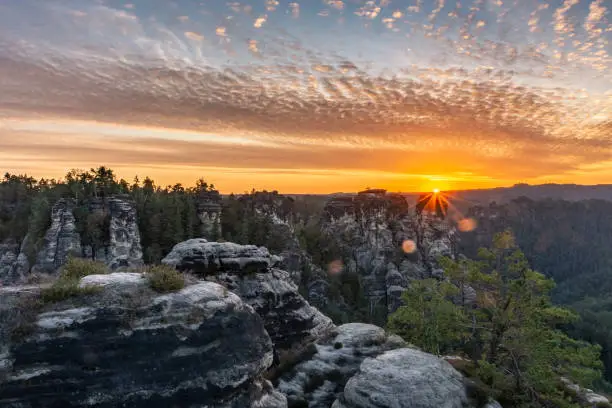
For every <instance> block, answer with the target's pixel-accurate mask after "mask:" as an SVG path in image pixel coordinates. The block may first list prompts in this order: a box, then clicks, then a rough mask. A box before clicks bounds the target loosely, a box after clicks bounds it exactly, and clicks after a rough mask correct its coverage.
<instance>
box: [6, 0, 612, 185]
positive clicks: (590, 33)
mask: <svg viewBox="0 0 612 408" xmlns="http://www.w3.org/2000/svg"><path fill="white" fill-rule="evenodd" d="M460 3H463V2H460ZM28 4H30V5H31V4H38V3H36V2H32V3H29V2H28ZM48 4H49V5H47V6H44V7H45V10H46V11H48V12H50V13H51V14H50V15H51V16H52V18H50V19H48V20H41V21H40V24H34V23H35V22H36V23H38V21H37V20H36V19H37V18H38V17H37V16H38V15H37V14H36V13H34V12H32V13H30V17H27V16H26V17H24V14H21V13H22V12H23V10H21V9H19V8H18V7H11V6H6V5H4V6H3V7H4V8H0V78H2V80H1V81H0V92H1V95H2V97H1V98H0V121H2V119H3V118H4V119H5V122H8V119H11V120H12V121H13V122H12V123H13V125H12V127H8V128H0V132H2V133H0V135H1V136H0V144H1V145H2V147H3V149H6V150H3V151H4V152H11V154H13V155H14V157H30V158H32V160H39V159H40V160H42V161H45V160H49V161H52V160H57V161H62V160H66V161H71V160H74V158H75V157H79V158H82V160H83V161H88V160H89V159H91V160H94V159H95V157H108V158H109V160H110V159H112V160H116V164H117V165H120V166H123V167H125V168H127V167H128V166H129V165H130V163H132V165H136V164H138V165H140V166H144V165H147V166H153V165H155V166H158V165H161V164H162V163H167V164H168V165H170V164H172V165H177V166H178V165H181V164H182V165H184V166H190V167H198V166H208V167H210V166H212V167H215V168H231V167H232V164H233V165H234V166H238V163H239V165H240V166H244V167H247V168H253V169H258V171H261V170H262V169H277V170H278V169H292V171H298V170H299V169H309V171H311V173H312V174H314V173H316V171H331V172H332V173H333V172H336V173H334V174H340V173H338V172H341V171H353V172H355V171H360V170H362V171H367V172H370V173H369V174H374V173H376V172H379V173H381V174H383V173H384V174H386V175H389V174H390V175H393V176H392V177H391V176H383V175H381V177H383V178H384V177H391V178H394V177H401V174H411V175H417V174H421V175H427V174H430V175H431V174H438V175H439V174H446V175H447V176H448V177H451V176H452V175H453V174H465V173H466V172H467V173H470V174H473V175H474V176H473V177H474V178H472V179H470V180H471V181H470V182H477V181H475V180H476V178H477V177H484V176H486V177H490V178H492V179H494V180H507V179H509V178H515V179H536V178H541V177H550V178H555V177H557V178H559V177H562V176H563V175H570V174H571V175H573V176H576V177H577V175H579V176H580V177H582V175H583V174H584V173H585V172H589V171H595V170H592V169H591V168H589V167H584V166H585V164H596V163H605V162H607V160H608V159H609V157H610V155H611V154H612V137H611V136H612V134H611V133H610V132H611V131H612V130H611V128H610V126H609V123H608V122H609V120H608V118H609V117H610V116H609V113H610V112H612V99H611V98H610V96H611V94H610V93H609V92H610V91H611V90H612V77H611V76H610V74H609V72H612V70H610V68H612V61H611V60H610V57H609V53H610V51H611V50H610V42H609V38H610V36H611V34H608V33H609V31H608V28H609V22H608V21H607V20H606V8H605V7H604V2H602V1H599V0H593V1H592V2H590V3H589V5H588V7H586V6H584V5H582V4H580V2H576V1H574V0H566V1H565V2H564V3H563V4H562V5H560V6H559V7H556V8H555V7H542V6H537V5H526V3H521V5H520V6H517V8H515V9H512V8H511V6H503V7H502V5H496V4H493V3H491V2H486V1H478V2H473V7H470V8H469V9H464V10H462V9H461V8H458V7H456V6H457V5H456V4H455V2H453V4H451V3H449V2H445V1H436V2H432V3H431V4H429V3H428V4H425V3H422V2H416V3H414V2H410V4H411V6H408V5H407V6H406V7H403V6H402V7H400V6H399V5H396V3H393V9H391V8H388V7H385V6H384V5H383V2H380V1H368V2H365V3H363V2H362V3H360V5H359V7H356V6H355V4H354V3H353V2H336V1H326V2H325V4H326V5H327V6H329V7H331V8H334V9H336V10H335V11H334V13H331V14H330V17H331V16H333V15H342V16H346V17H347V18H349V19H351V18H352V19H353V20H348V22H347V23H346V25H347V27H348V28H346V29H345V28H344V26H343V25H341V24H340V23H338V25H334V26H333V27H331V25H330V27H331V28H330V27H328V26H324V25H321V26H322V28H321V29H320V32H319V31H316V30H315V31H313V33H310V34H303V33H302V32H301V31H300V30H301V29H305V28H310V29H312V28H313V27H314V26H312V25H311V24H312V23H311V22H310V19H313V18H314V19H318V17H315V16H316V13H317V12H319V11H320V9H319V8H312V6H309V7H308V6H307V5H306V4H305V3H302V7H301V9H300V5H299V4H298V3H291V4H290V5H289V7H285V6H284V5H283V6H279V2H275V1H267V2H266V3H265V5H263V6H261V7H259V8H254V9H252V13H251V12H250V11H249V12H248V13H247V12H244V7H242V6H241V5H240V4H238V3H231V4H228V5H226V6H224V8H223V10H224V11H223V13H231V14H230V15H225V14H215V12H217V11H216V9H215V8H214V7H212V6H210V8H207V9H205V10H188V9H187V8H186V7H182V8H181V7H178V8H177V10H175V12H174V13H175V14H174V15H170V14H168V16H169V17H168V19H167V21H166V22H162V17H163V16H164V15H166V13H169V12H170V11H169V10H170V9H169V10H165V9H164V10H163V11H164V13H162V12H161V11H162V10H161V9H159V10H158V12H157V13H153V14H154V15H155V17H156V18H152V17H151V16H148V17H147V15H146V14H143V13H140V14H139V10H138V8H128V9H127V10H125V9H121V10H120V9H113V8H111V7H107V6H104V5H99V4H98V5H95V4H89V5H88V6H83V5H82V3H77V2H74V3H71V2H70V1H69V0H66V1H65V2H62V3H60V2H54V1H52V2H50V3H48ZM66 4H73V5H74V6H75V7H68V6H66ZM77 4H78V5H79V6H78V8H77V7H76V6H77ZM464 4H465V3H464ZM470 4H472V3H470ZM0 7H2V6H0ZM37 7H43V6H37ZM158 7H161V6H158ZM307 7H308V8H307ZM411 7H412V8H411ZM7 10H8V11H7ZM305 10H306V11H307V12H308V13H309V14H308V18H300V19H297V17H299V15H300V13H302V14H303V15H304V13H303V12H304V11H305ZM188 11H190V12H188ZM202 11H206V13H202ZM513 12H516V13H518V14H516V15H519V16H522V17H524V19H523V18H517V19H516V20H515V21H514V23H515V24H516V25H517V26H518V27H519V28H516V29H514V28H511V26H510V25H509V23H508V19H510V16H511V15H513V14H512V13H513ZM41 13H42V12H41ZM75 13H76V14H75ZM218 13H221V12H220V11H219V12H218ZM263 13H266V14H263ZM281 13H284V14H281ZM282 15H286V18H285V19H282V18H280V17H282ZM41 16H42V14H41ZM202 16H204V17H202ZM256 16H260V17H259V18H257V19H255V17H256ZM17 17H20V18H26V21H30V22H32V24H30V25H28V24H23V25H19V26H17V25H15V23H14V22H12V23H11V21H13V20H14V21H19V20H18V19H17ZM184 17H185V18H184ZM291 17H296V18H295V19H293V18H291ZM578 17H579V18H578ZM28 18H29V19H30V20H27V19H28ZM268 21H270V22H274V24H268ZM576 21H581V22H582V24H575V22H576ZM330 22H331V20H330ZM545 22H551V23H552V24H553V25H551V26H550V27H549V28H548V29H547V28H546V24H545ZM264 23H265V24H264ZM319 23H321V21H319ZM309 24H310V25H309ZM343 24H344V23H343ZM355 24H357V25H355ZM356 27H363V30H362V31H359V30H357V29H356ZM387 28H390V29H391V30H388V29H387ZM185 30H190V31H185ZM381 30H384V31H381ZM41 33H45V34H46V35H45V36H43V35H41ZM383 33H384V34H383ZM215 35H216V36H219V37H222V38H220V39H219V41H214V44H213V42H210V41H204V39H205V37H206V38H214V36H215ZM330 38H333V39H334V41H330ZM209 42H210V43H211V44H208V43H209ZM407 42H408V43H409V45H410V47H409V48H410V52H407V51H405V48H406V43H407ZM355 43H358V44H359V45H360V47H359V49H360V50H362V52H363V55H365V57H364V56H363V55H360V54H359V53H358V52H353V51H351V50H353V49H354V47H352V46H353V45H354V44H355ZM349 44H352V45H351V47H349V46H348V45H349ZM402 47H403V48H402ZM204 56H206V58H205V57H204ZM366 57H367V58H366ZM606 91H607V92H608V93H606ZM33 118H36V120H38V121H39V125H38V126H39V127H38V128H36V127H33V125H32V123H33V122H32V120H33ZM594 118H598V119H597V120H595V119H594ZM76 120H78V121H83V123H87V124H88V125H86V126H85V125H84V126H85V128H84V129H83V134H87V135H88V136H79V135H78V134H76V133H75V132H72V131H70V129H76V128H78V127H76V128H75V125H74V121H76ZM53 121H55V122H56V123H61V124H62V126H64V127H63V128H61V127H60V128H57V127H56V128H53V126H51V123H52V122H53ZM58 121H59V122H58ZM41 123H42V124H41ZM69 123H70V124H69ZM96 123H97V124H96ZM111 124H114V125H111ZM26 125H27V126H26ZM115 125H121V126H123V127H119V128H117V129H118V130H117V129H115V130H116V131H113V132H110V131H109V126H110V127H112V126H115ZM28 126H30V127H28ZM41 126H42V127H44V129H43V128H42V127H41ZM143 129H144V130H143ZM147 131H150V133H151V134H150V135H147V134H146V132H147ZM122 132H123V133H122ZM138 132H140V133H138ZM43 133H44V134H45V135H50V134H52V135H53V140H52V141H51V142H48V143H47V144H45V143H43V142H36V141H35V137H34V135H36V134H39V135H40V134H43ZM161 133H163V134H164V135H161ZM100 135H104V137H105V140H107V141H108V142H107V143H108V144H107V145H104V144H103V143H101V142H98V137H101V136H100ZM210 135H214V136H215V137H217V140H216V141H215V140H212V139H210V137H209V136H210ZM77 137H83V139H84V140H85V139H87V140H88V142H87V143H83V144H81V143H75V142H74V140H75V138H77ZM143 140H150V141H151V143H143V142H142V141H143ZM220 140H223V143H221V142H220ZM69 141H71V142H69ZM133 143H139V145H140V144H142V145H144V144H147V146H146V148H144V146H143V149H142V150H141V151H139V152H135V151H133V150H134V149H124V146H128V145H130V144H131V146H133ZM54 146H55V147H54ZM152 146H155V148H154V149H153V148H152ZM162 146H163V147H162ZM158 148H159V149H158ZM151 149H153V150H151ZM37 152H38V153H37ZM204 152H211V154H212V156H210V157H208V156H207V159H206V161H205V162H203V160H202V157H203V155H204ZM7 154H8V153H4V158H5V159H8V157H9V156H7ZM317 169H318V170H317ZM279 171H280V170H279ZM597 171H598V172H600V171H601V169H600V168H597ZM376 174H378V173H376ZM598 174H599V173H598ZM319 176H320V175H319ZM319 176H317V177H319ZM313 177H314V176H313ZM330 177H331V176H330ZM337 177H341V176H339V175H338V176H337ZM415 177H416V176H415ZM457 177H459V176H457ZM464 177H467V176H464ZM415 179H416V178H415ZM394 180H395V179H394ZM466 180H468V178H466ZM487 180H488V179H487ZM466 182H468V181H466Z"/></svg>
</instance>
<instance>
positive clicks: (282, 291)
mask: <svg viewBox="0 0 612 408" xmlns="http://www.w3.org/2000/svg"><path fill="white" fill-rule="evenodd" d="M279 261H280V259H279V258H278V257H275V256H272V255H270V253H269V251H268V250H267V249H266V248H264V247H257V246H255V245H239V244H234V243H231V242H224V243H219V242H208V241H206V240H205V239H203V238H200V239H191V240H188V241H185V242H182V243H180V244H177V245H176V246H175V247H174V248H173V249H172V251H171V252H170V253H169V254H168V255H167V256H166V257H165V258H164V259H163V260H162V263H164V264H166V265H171V266H174V267H175V268H177V269H179V270H183V271H192V272H195V273H197V274H200V275H202V276H204V277H206V279H209V280H212V281H215V282H219V283H221V284H223V285H224V286H225V287H227V289H229V290H231V291H232V292H234V293H236V294H237V295H239V296H240V297H241V298H242V300H243V301H244V302H246V303H247V304H249V305H251V306H252V307H253V308H254V309H255V311H256V312H257V313H258V314H259V315H260V316H262V318H263V319H264V323H265V327H266V330H267V332H268V333H269V334H270V337H271V338H272V341H273V342H274V346H275V351H276V355H277V357H278V358H279V359H282V357H283V355H284V354H286V353H287V352H289V351H297V350H300V349H302V348H303V347H305V346H306V345H308V344H309V343H310V342H312V341H314V340H316V339H318V338H320V337H321V336H323V335H325V334H326V333H328V332H329V331H330V330H331V329H333V327H334V325H333V323H332V322H331V320H330V319H329V318H328V317H326V316H325V315H323V314H322V313H321V312H319V311H318V310H317V309H316V308H314V307H312V306H310V304H308V302H307V301H306V300H305V299H304V298H303V297H302V296H300V294H299V292H298V288H297V286H296V285H295V284H294V283H293V282H292V280H291V278H290V275H289V273H287V272H286V271H283V270H280V269H276V268H273V266H274V265H276V263H278V262H279Z"/></svg>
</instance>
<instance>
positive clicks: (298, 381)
mask: <svg viewBox="0 0 612 408" xmlns="http://www.w3.org/2000/svg"><path fill="white" fill-rule="evenodd" d="M403 346H405V343H404V342H403V340H402V339H401V338H399V337H397V336H393V335H388V334H387V333H386V332H385V331H384V330H383V329H382V328H380V327H378V326H374V325H371V324H364V323H349V324H345V325H342V326H338V327H337V329H336V331H335V333H334V335H333V336H330V337H328V338H327V339H321V340H320V341H319V342H318V343H317V344H316V346H315V349H314V350H313V354H312V355H310V356H308V358H307V359H305V360H304V361H302V362H301V363H299V364H297V365H296V366H295V367H293V368H292V369H291V370H288V371H287V372H285V373H283V375H282V376H281V377H280V378H279V379H278V380H277V382H278V389H279V391H281V392H283V393H284V394H285V395H287V399H288V401H289V406H295V407H310V408H329V407H330V406H331V404H332V403H333V402H334V400H336V398H337V397H338V396H339V395H340V394H341V392H342V390H343V389H344V386H345V384H346V382H347V381H348V380H349V379H350V378H351V377H352V376H353V375H355V374H356V373H357V372H358V371H359V367H360V365H361V363H362V362H363V361H364V359H366V358H368V357H376V356H378V355H380V354H382V353H384V352H385V351H387V350H393V349H396V348H398V347H403ZM381 407H382V406H381ZM390 407H391V406H390Z"/></svg>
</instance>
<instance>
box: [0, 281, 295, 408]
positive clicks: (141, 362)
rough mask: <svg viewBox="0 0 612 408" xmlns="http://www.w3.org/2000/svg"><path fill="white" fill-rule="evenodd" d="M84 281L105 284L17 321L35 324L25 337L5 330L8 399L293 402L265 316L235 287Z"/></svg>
mask: <svg viewBox="0 0 612 408" xmlns="http://www.w3.org/2000/svg"><path fill="white" fill-rule="evenodd" d="M81 286H82V287H91V286H96V287H99V288H100V289H98V290H97V291H95V292H94V293H92V294H88V295H82V296H81V297H78V298H73V300H66V301H62V302H59V303H56V304H52V305H46V306H45V307H44V309H43V310H41V311H40V312H39V313H34V314H33V315H32V317H33V319H32V320H31V321H21V322H18V323H19V324H20V325H29V326H30V327H29V330H23V329H22V330H17V331H14V332H17V333H21V334H22V337H21V338H15V336H12V339H11V340H10V341H9V342H8V344H7V343H6V341H7V339H6V337H5V339H4V341H5V343H4V345H5V347H4V350H0V351H3V352H2V353H0V354H2V355H1V356H0V368H2V369H1V370H0V374H1V375H0V406H2V407H15V408H17V407H19V408H28V407H40V406H44V407H83V406H96V407H147V408H153V407H173V406H177V407H178V406H181V407H192V406H193V407H195V406H197V407H203V406H210V407H231V408H234V407H235V408H239V407H261V408H264V407H266V408H283V407H286V406H287V405H286V404H287V403H286V399H285V397H284V396H282V395H281V394H279V393H277V392H275V391H274V390H273V388H272V386H271V385H270V383H268V382H267V381H265V380H263V379H262V374H263V373H264V372H265V371H266V370H267V369H268V367H269V366H270V365H271V364H272V359H273V351H272V342H271V340H270V337H269V336H268V334H267V333H266V331H265V329H264V325H263V322H262V319H261V318H260V317H259V315H257V314H256V313H255V312H254V310H253V309H252V308H251V307H250V306H248V305H246V304H245V303H244V302H243V301H242V300H241V299H240V298H239V297H238V296H237V295H235V294H233V293H232V292H229V291H228V290H227V289H226V288H224V287H222V286H220V285H218V284H215V283H212V282H200V283H197V284H194V285H191V286H187V287H185V288H184V289H182V290H180V291H178V292H175V293H169V294H164V295H159V294H156V293H154V292H152V291H151V290H150V289H149V287H148V285H147V284H146V280H145V279H144V278H143V277H142V275H140V274H133V273H116V274H110V275H93V276H88V277H86V278H84V279H83V280H82V281H81ZM28 290H30V289H28ZM15 291H17V289H16V288H14V289H13V290H12V291H11V296H12V298H14V297H15ZM2 296H4V294H3V293H0V297H2ZM7 296H8V295H7ZM0 300H1V299H0ZM14 329H15V328H14Z"/></svg>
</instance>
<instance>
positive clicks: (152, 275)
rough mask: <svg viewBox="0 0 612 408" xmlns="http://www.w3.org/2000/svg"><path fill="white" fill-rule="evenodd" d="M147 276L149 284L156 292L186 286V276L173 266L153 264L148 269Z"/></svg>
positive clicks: (175, 289)
mask: <svg viewBox="0 0 612 408" xmlns="http://www.w3.org/2000/svg"><path fill="white" fill-rule="evenodd" d="M146 276H147V278H148V280H149V286H151V289H153V290H154V291H156V292H160V293H166V292H175V291H177V290H180V289H182V288H184V287H185V277H184V276H183V274H182V273H181V272H179V271H177V270H176V269H174V268H172V267H171V266H167V265H156V266H152V267H150V268H149V270H148V271H147V273H146Z"/></svg>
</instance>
